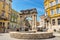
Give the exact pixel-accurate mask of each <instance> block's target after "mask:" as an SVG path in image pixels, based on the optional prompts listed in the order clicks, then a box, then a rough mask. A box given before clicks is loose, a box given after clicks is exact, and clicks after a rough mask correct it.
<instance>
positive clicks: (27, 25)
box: [20, 8, 37, 31]
mask: <svg viewBox="0 0 60 40" xmlns="http://www.w3.org/2000/svg"><path fill="white" fill-rule="evenodd" d="M36 21H37V10H36V8H33V9H27V10H21V14H20V26H21V30H23V31H29V30H36Z"/></svg>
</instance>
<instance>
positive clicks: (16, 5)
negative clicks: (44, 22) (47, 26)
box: [12, 0, 44, 21]
mask: <svg viewBox="0 0 60 40" xmlns="http://www.w3.org/2000/svg"><path fill="white" fill-rule="evenodd" d="M12 8H13V9H14V10H16V11H18V12H20V10H26V9H32V8H36V9H37V12H38V14H37V21H40V16H41V15H43V14H44V0H12Z"/></svg>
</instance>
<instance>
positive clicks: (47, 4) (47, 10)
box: [44, 0, 60, 18]
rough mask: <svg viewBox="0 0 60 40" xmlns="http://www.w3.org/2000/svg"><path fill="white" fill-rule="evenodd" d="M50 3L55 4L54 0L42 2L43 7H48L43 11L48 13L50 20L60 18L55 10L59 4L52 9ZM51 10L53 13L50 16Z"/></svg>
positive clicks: (59, 6)
mask: <svg viewBox="0 0 60 40" xmlns="http://www.w3.org/2000/svg"><path fill="white" fill-rule="evenodd" d="M52 1H54V2H56V1H55V0H44V7H46V6H48V8H46V9H45V11H46V12H47V13H48V16H49V17H51V18H53V17H58V16H60V14H57V13H56V9H57V8H60V4H56V5H54V6H52V7H50V2H52ZM51 10H54V11H55V12H54V14H53V15H51Z"/></svg>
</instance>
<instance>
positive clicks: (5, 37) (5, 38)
mask: <svg viewBox="0 0 60 40" xmlns="http://www.w3.org/2000/svg"><path fill="white" fill-rule="evenodd" d="M0 40H60V37H54V38H49V39H15V38H11V37H10V35H9V34H8V33H0Z"/></svg>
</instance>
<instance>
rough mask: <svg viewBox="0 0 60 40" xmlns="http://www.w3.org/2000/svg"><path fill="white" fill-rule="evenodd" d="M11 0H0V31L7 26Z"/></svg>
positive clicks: (3, 30) (4, 29)
mask: <svg viewBox="0 0 60 40" xmlns="http://www.w3.org/2000/svg"><path fill="white" fill-rule="evenodd" d="M11 3H12V0H0V32H5V31H6V29H7V28H8V23H9V14H10V13H11Z"/></svg>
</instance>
